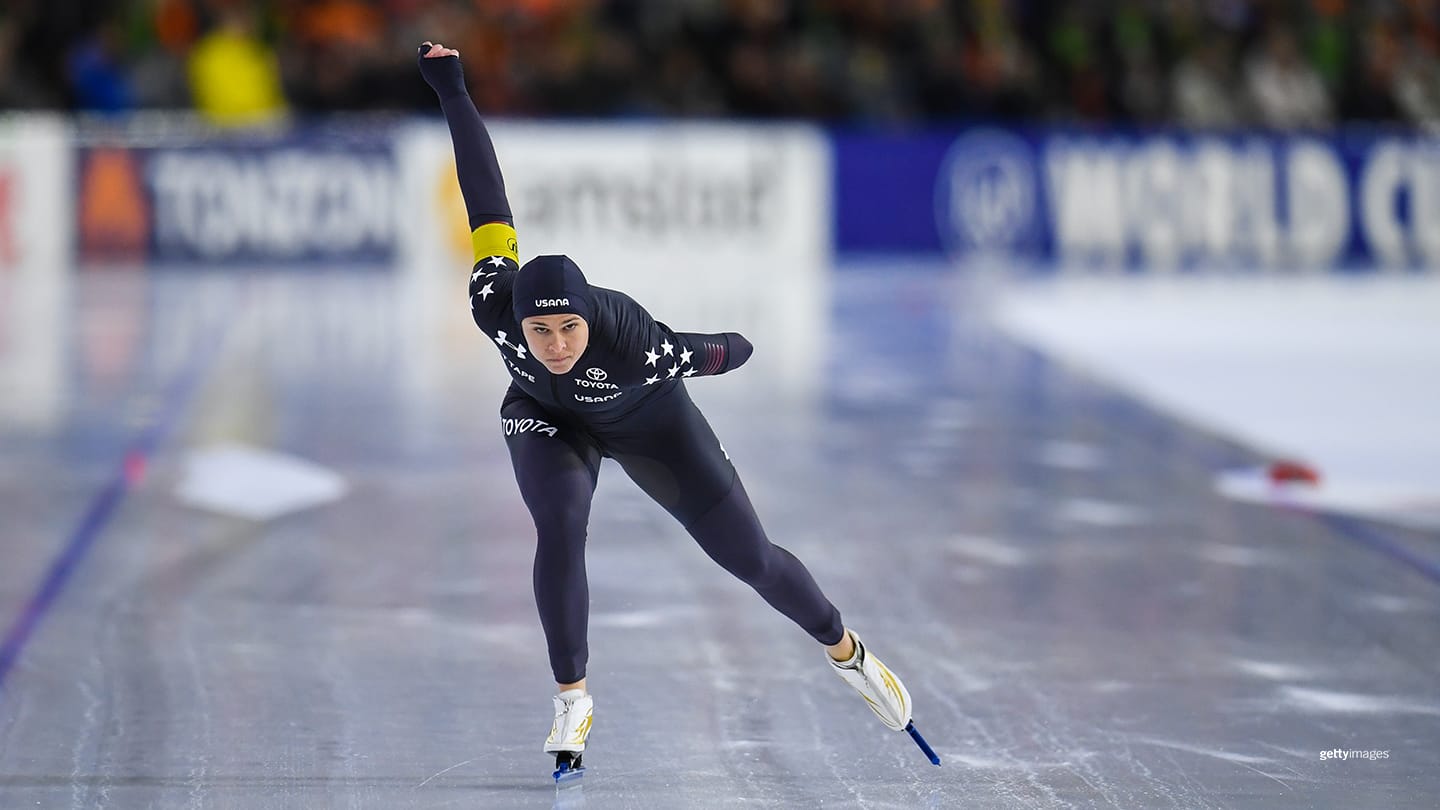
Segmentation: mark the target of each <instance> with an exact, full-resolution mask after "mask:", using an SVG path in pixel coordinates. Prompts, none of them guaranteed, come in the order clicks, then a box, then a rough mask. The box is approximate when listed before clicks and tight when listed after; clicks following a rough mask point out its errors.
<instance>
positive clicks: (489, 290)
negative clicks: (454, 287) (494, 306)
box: [477, 281, 495, 301]
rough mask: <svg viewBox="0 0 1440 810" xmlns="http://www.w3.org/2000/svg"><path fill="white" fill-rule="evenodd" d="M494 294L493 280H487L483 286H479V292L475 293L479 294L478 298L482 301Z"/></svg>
mask: <svg viewBox="0 0 1440 810" xmlns="http://www.w3.org/2000/svg"><path fill="white" fill-rule="evenodd" d="M494 294H495V282H493V281H487V282H485V286H484V287H481V288H480V292H479V293H477V295H479V296H480V300H481V301H484V300H485V299H487V298H489V297H490V296H491V295H494Z"/></svg>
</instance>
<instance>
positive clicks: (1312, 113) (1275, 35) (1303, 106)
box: [1245, 26, 1333, 129]
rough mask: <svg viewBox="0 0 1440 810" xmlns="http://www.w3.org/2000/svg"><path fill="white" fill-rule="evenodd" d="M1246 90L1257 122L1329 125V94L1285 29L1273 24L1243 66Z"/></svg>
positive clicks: (1291, 126) (1279, 125) (1287, 125)
mask: <svg viewBox="0 0 1440 810" xmlns="http://www.w3.org/2000/svg"><path fill="white" fill-rule="evenodd" d="M1245 85H1246V89H1247V91H1248V92H1249V96H1250V103H1251V104H1252V105H1253V107H1254V110H1255V114H1256V116H1257V118H1258V123H1260V124H1262V125H1264V126H1267V127H1271V128H1273V129H1297V128H1307V129H1315V128H1319V127H1325V126H1329V125H1330V123H1331V119H1332V114H1333V112H1332V109H1331V103H1330V95H1329V93H1328V92H1327V91H1326V88H1325V83H1324V82H1323V81H1321V79H1320V74H1319V73H1318V72H1317V71H1316V70H1315V69H1314V68H1313V67H1311V66H1310V64H1309V63H1307V62H1306V61H1305V60H1304V58H1303V57H1302V55H1301V53H1300V49H1299V47H1298V46H1297V45H1296V43H1295V35H1294V34H1293V33H1291V31H1290V30H1289V29H1287V28H1283V27H1280V26H1273V27H1271V28H1270V30H1269V31H1268V32H1267V33H1266V35H1265V37H1264V39H1263V40H1262V41H1261V44H1260V47H1259V48H1258V49H1257V51H1256V53H1254V54H1253V55H1252V56H1251V58H1250V62H1249V64H1248V65H1247V66H1246V76H1245Z"/></svg>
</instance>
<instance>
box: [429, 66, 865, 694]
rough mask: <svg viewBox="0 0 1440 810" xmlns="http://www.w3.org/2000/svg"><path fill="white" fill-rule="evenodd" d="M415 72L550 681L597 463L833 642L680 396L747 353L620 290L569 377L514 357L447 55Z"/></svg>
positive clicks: (505, 299)
mask: <svg viewBox="0 0 1440 810" xmlns="http://www.w3.org/2000/svg"><path fill="white" fill-rule="evenodd" d="M424 51H425V48H423V47H422V48H421V52H422V54H423V52H424ZM420 69H421V73H422V74H423V75H424V76H425V79H426V81H428V82H429V83H430V85H431V87H433V88H434V89H435V91H436V94H437V95H438V96H439V97H440V103H441V108H442V109H443V110H444V112H445V118H446V122H447V123H448V124H449V127H450V134H451V140H452V143H453V145H454V148H455V157H456V171H457V174H458V176H459V180H460V187H461V192H462V193H463V194H464V196H465V204H466V209H467V212H468V214H469V217H470V227H471V228H472V229H473V231H474V233H473V237H472V241H473V243H474V245H475V251H476V254H475V255H476V262H475V265H474V268H473V272H472V273H471V276H470V306H471V310H472V312H473V314H474V318H475V323H476V325H477V326H479V327H480V329H481V331H483V332H484V333H485V334H486V335H487V336H488V337H489V338H490V341H491V343H492V344H493V345H494V346H495V347H496V349H497V350H498V351H499V352H500V355H501V357H502V358H504V361H505V365H506V367H507V369H508V370H509V372H510V376H511V383H510V390H509V391H508V392H507V393H506V395H505V399H504V402H503V404H502V405H501V409H500V415H501V425H502V428H503V430H504V432H505V441H506V444H507V445H508V447H509V450H510V457H511V461H512V463H513V466H514V468H515V478H516V481H517V482H518V483H519V485H520V493H521V496H522V497H523V498H524V500H525V504H526V506H527V507H529V509H530V514H531V516H532V518H533V519H534V521H535V529H536V535H537V543H536V551H535V567H534V586H535V601H536V604H537V606H538V608H539V612H540V621H541V625H542V626H543V627H544V630H545V637H546V642H547V645H548V647H549V651H550V666H551V669H552V670H553V672H554V675H555V680H556V682H558V683H573V682H575V681H578V680H580V679H581V678H583V677H585V664H586V661H587V659H588V657H589V651H588V647H587V644H586V626H587V623H588V619H589V606H590V595H589V589H588V586H587V582H586V577H585V540H586V530H587V524H588V523H589V518H590V502H591V499H592V497H593V495H594V492H595V483H596V480H597V477H598V475H599V469H600V459H601V458H602V457H607V456H608V457H610V458H613V459H615V460H616V461H617V462H619V464H620V466H621V467H622V468H623V469H624V470H625V472H626V474H627V475H629V476H630V478H631V479H632V480H634V481H635V483H636V484H638V485H639V486H640V488H641V489H643V490H644V491H645V493H646V494H648V495H649V496H650V497H651V498H653V499H654V500H655V501H656V502H657V503H659V504H660V505H661V506H662V507H664V508H665V509H666V511H668V512H669V513H670V514H671V515H673V516H674V517H675V519H676V520H678V521H680V524H681V525H682V526H684V527H685V529H686V531H688V532H689V533H690V535H691V536H692V537H694V538H695V540H696V542H698V543H699V544H700V547H701V548H703V549H704V550H705V552H706V553H707V554H708V555H709V556H710V557H711V558H712V559H713V560H715V561H716V562H717V563H719V564H720V565H721V566H723V567H724V568H725V569H726V570H727V571H729V572H731V573H732V574H734V575H735V576H737V577H739V578H740V579H741V580H743V581H744V582H746V583H747V584H749V585H750V586H751V587H753V588H754V589H755V590H756V591H757V592H759V594H760V595H761V596H762V597H763V598H764V599H765V601H767V602H769V603H770V604H771V605H773V606H774V607H775V608H776V609H777V610H779V611H780V612H781V613H783V614H785V615H786V616H788V617H789V618H790V619H791V620H792V621H794V622H795V623H796V624H798V625H799V626H800V627H801V628H803V629H804V630H805V631H806V632H808V633H809V634H810V635H811V636H812V637H814V638H815V639H816V640H817V641H819V642H820V643H822V644H827V645H829V644H836V643H838V642H839V641H840V639H841V637H842V635H843V633H844V629H843V625H842V624H841V620H840V613H839V611H838V610H836V609H835V607H834V606H833V605H832V604H831V603H830V601H829V600H828V599H826V598H825V595H824V594H823V593H822V592H821V591H820V588H819V586H817V585H816V584H815V581H814V579H813V578H812V577H811V576H810V573H809V571H807V570H806V569H805V566H804V565H803V564H801V562H800V561H799V560H797V559H796V558H795V557H794V556H793V555H791V554H790V553H789V552H787V551H786V550H785V549H783V548H780V547H779V546H776V545H774V544H772V543H771V542H770V541H769V540H768V539H767V538H766V536H765V532H764V530H763V529H762V528H761V526H760V521H759V519H758V518H757V517H756V516H755V510H754V509H753V508H752V507H751V505H750V499H749V497H748V496H747V495H746V493H745V488H744V487H743V486H742V485H741V483H740V478H739V477H738V476H737V475H736V473H735V468H734V467H733V466H732V465H731V463H730V459H729V457H728V456H727V455H726V453H725V451H724V449H723V448H722V447H721V446H720V442H719V440H717V439H716V438H715V434H714V432H713V431H712V430H711V429H710V425H709V424H708V423H707V422H706V421H705V417H704V416H703V415H701V413H700V411H699V409H697V408H696V407H695V405H694V403H692V402H691V400H690V396H689V394H688V393H687V392H686V391H685V383H684V379H685V378H686V377H692V376H707V375H713V374H723V373H725V372H726V371H729V370H731V369H734V368H737V367H739V366H740V365H741V364H743V363H744V362H745V361H746V360H747V359H748V358H749V357H750V351H751V346H750V344H749V342H748V341H746V340H745V339H744V338H743V337H741V336H740V335H738V334H735V333H723V334H694V333H686V332H675V331H673V330H671V329H670V328H669V327H668V326H666V325H665V324H663V323H660V322H658V321H656V320H654V319H653V318H651V316H650V314H649V313H648V312H646V311H645V309H644V308H643V307H641V306H640V305H639V304H637V303H636V302H635V301H634V300H632V299H631V298H630V297H629V296H627V295H625V294H624V293H621V292H616V291H614V290H607V289H604V288H601V287H596V286H593V285H592V286H590V287H589V299H590V307H591V310H592V311H591V312H590V315H589V318H588V320H589V330H590V338H589V344H588V345H587V347H586V349H585V351H584V353H583V354H582V355H581V356H580V357H579V359H578V360H577V362H576V363H575V366H574V367H573V368H572V369H571V370H570V371H569V372H567V373H565V374H560V375H555V374H551V373H550V371H549V370H548V369H547V368H546V367H545V366H544V364H542V363H541V362H540V361H539V360H537V359H535V358H534V357H533V355H532V354H531V352H530V351H529V349H528V347H527V346H526V343H525V338H524V336H523V334H522V332H521V329H520V323H519V322H518V321H517V319H516V317H515V313H514V309H513V307H512V302H513V296H512V294H511V293H512V288H513V286H514V284H515V280H516V278H517V276H518V274H519V273H520V272H522V271H521V270H520V265H519V263H518V252H517V248H518V245H517V243H516V241H515V236H514V230H513V218H512V215H511V212H510V206H509V202H508V200H507V199H506V198H505V189H504V182H503V180H502V177H501V174H500V167H499V163H498V161H497V160H496V158H495V152H494V147H493V145H492V144H491V142H490V136H489V134H488V133H487V132H486V131H485V126H484V124H483V123H482V122H481V120H480V115H479V113H478V112H477V111H476V110H475V106H474V104H473V103H472V102H471V100H470V97H469V95H468V92H467V91H466V90H465V85H464V78H463V75H462V73H461V70H460V62H459V59H458V58H456V57H440V58H435V59H424V58H421V59H420Z"/></svg>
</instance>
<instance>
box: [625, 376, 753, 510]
mask: <svg viewBox="0 0 1440 810" xmlns="http://www.w3.org/2000/svg"><path fill="white" fill-rule="evenodd" d="M680 394H681V395H680V396H672V397H669V398H667V400H666V401H665V402H664V403H663V404H662V405H661V406H659V407H658V408H657V409H656V410H655V412H651V413H643V414H640V415H641V416H644V417H645V423H644V424H645V429H644V430H643V431H642V432H639V433H637V434H634V435H631V436H627V437H626V440H625V441H623V442H620V443H616V444H615V445H612V446H609V447H608V449H609V452H610V455H611V456H613V457H614V458H615V460H616V461H617V462H619V464H620V466H621V467H622V468H623V469H624V470H625V474H626V475H628V476H630V479H631V480H632V481H634V482H635V483H636V484H637V485H639V487H640V488H641V489H642V490H644V491H645V494H647V495H649V496H650V497H651V498H652V499H654V500H655V502H656V503H658V504H660V505H661V506H662V507H664V508H665V510H666V511H667V512H669V513H670V514H671V515H673V516H674V517H675V518H676V519H677V520H679V521H680V523H681V524H682V525H685V526H689V525H690V524H691V523H693V522H694V521H695V520H696V519H698V518H699V517H701V516H702V515H704V514H705V512H707V511H709V510H710V508H711V507H713V506H714V505H715V504H717V503H719V502H720V500H721V499H722V498H724V497H725V495H726V494H727V493H729V492H730V490H731V488H732V487H734V485H735V468H734V466H732V465H731V464H730V459H729V457H728V456H727V455H726V453H725V448H724V447H722V446H721V445H720V440H719V439H718V438H716V436H715V431H713V430H712V429H711V428H710V424H709V422H707V421H706V420H705V416H704V415H703V414H702V413H700V409H699V408H697V407H695V403H693V402H691V401H690V398H689V396H685V395H684V393H683V390H682V391H681V392H680Z"/></svg>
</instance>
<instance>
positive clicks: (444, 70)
mask: <svg viewBox="0 0 1440 810" xmlns="http://www.w3.org/2000/svg"><path fill="white" fill-rule="evenodd" d="M418 61H419V65H420V75H422V76H424V77H425V81H426V82H427V83H428V84H429V85H430V87H431V89H433V90H434V91H435V95H436V96H438V97H439V98H440V109H441V110H443V111H444V113H445V123H446V124H448V125H449V127H450V142H451V144H452V146H453V147H454V149H455V174H456V175H457V176H458V178H459V180H460V193H461V194H463V195H464V196H465V211H466V213H467V214H468V216H469V219H470V243H471V245H472V246H473V247H474V252H475V253H474V255H475V261H477V262H478V261H480V260H482V259H485V258H487V257H490V256H497V255H498V256H506V257H508V258H510V259H512V260H513V261H515V262H517V263H518V262H519V261H520V256H519V250H518V245H517V244H516V241H515V227H514V225H515V219H514V217H513V216H512V215H511V213H510V201H509V200H508V199H506V197H505V179H504V177H502V176H501V174H500V162H499V160H497V159H496V157H495V146H494V144H492V143H491V142H490V133H489V132H488V131H486V129H485V122H484V121H482V120H480V111H479V110H477V109H475V103H474V102H473V101H471V100H470V93H469V91H468V90H466V89H465V72H464V71H463V70H462V69H461V67H460V52H459V51H456V50H453V49H450V48H446V47H445V46H443V45H440V44H431V43H429V42H426V43H425V44H423V45H421V46H420V54H419V58H418Z"/></svg>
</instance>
